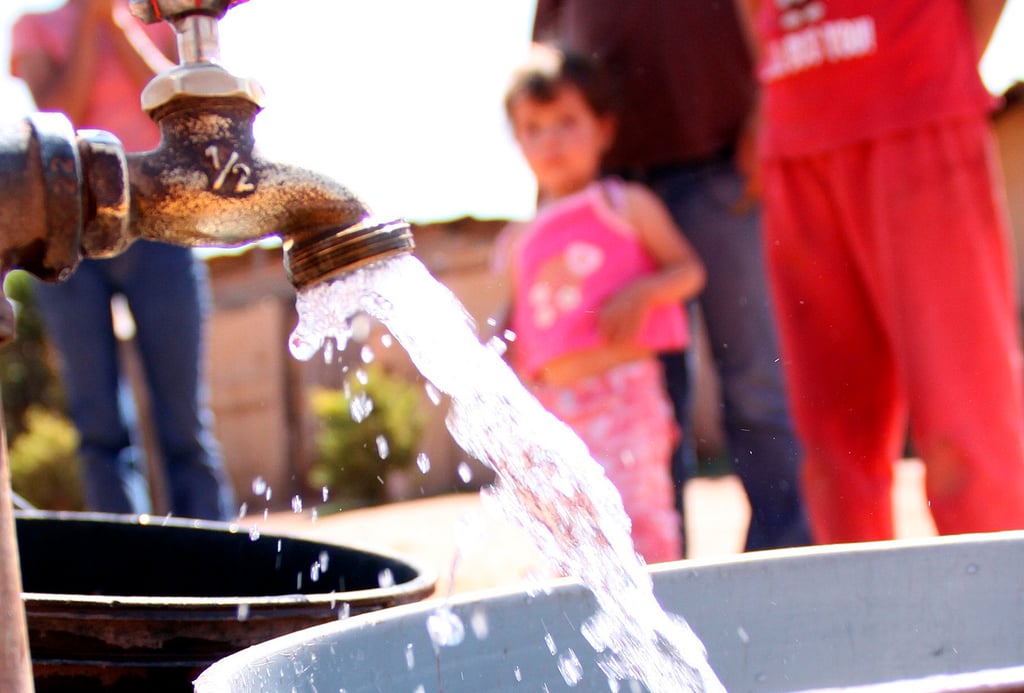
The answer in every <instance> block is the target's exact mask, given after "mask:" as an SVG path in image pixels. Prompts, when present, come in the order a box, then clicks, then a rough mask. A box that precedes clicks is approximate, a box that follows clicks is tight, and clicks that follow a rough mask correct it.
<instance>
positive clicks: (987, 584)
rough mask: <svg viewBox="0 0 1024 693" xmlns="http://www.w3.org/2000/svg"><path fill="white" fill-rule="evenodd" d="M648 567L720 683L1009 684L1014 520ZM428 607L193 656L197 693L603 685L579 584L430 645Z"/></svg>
mask: <svg viewBox="0 0 1024 693" xmlns="http://www.w3.org/2000/svg"><path fill="white" fill-rule="evenodd" d="M652 573H653V577H654V582H655V591H656V594H657V596H658V598H659V600H660V601H661V604H662V605H663V606H664V607H665V608H666V609H667V610H668V611H671V612H674V613H678V614H681V615H683V616H684V617H685V618H686V619H687V621H688V622H689V623H690V625H691V626H692V627H693V628H694V630H695V631H696V632H697V634H698V635H699V636H700V637H701V639H702V640H703V641H704V644H705V645H706V647H707V649H708V653H709V656H710V660H711V664H712V666H713V667H714V669H715V670H716V672H718V674H719V676H720V678H721V679H722V682H723V684H724V685H725V686H726V688H727V689H728V690H729V691H731V692H732V693H745V692H749V693H755V692H762V691H763V692H769V691H770V692H774V693H780V692H786V691H808V690H820V689H833V688H842V689H843V690H861V689H862V687H863V689H864V690H868V691H886V692H887V693H889V692H891V693H897V692H899V693H923V692H926V691H927V692H933V691H989V692H990V693H992V692H994V691H1000V692H1008V691H1024V533H1021V532H1012V533H999V534H986V535H971V536H964V537H953V538H941V539H932V540H925V541H916V542H886V543H877V544H860V545H848V546H832V547H814V548H808V549H793V550H785V551H773V552H764V553H760V554H748V555H745V556H741V557H737V558H735V559H731V560H722V561H709V562H690V563H687V562H680V563H672V564H664V565H662V566H656V567H654V568H653V569H652ZM440 604H441V602H439V601H438V600H431V601H429V602H421V603H419V604H415V605H411V606H402V607H397V608H395V609H390V610H388V611H385V612H378V613H373V614H366V615H363V616H359V617H356V618H353V619H351V620H349V621H346V622H338V623H332V624H329V625H325V626H318V627H314V628H310V629H307V630H304V631H300V632H297V633H294V634H291V635H288V636H284V637H282V638H278V639H275V640H272V641H269V642H266V643H263V644H260V645H257V646H254V647H252V648H249V649H247V650H244V651H242V652H240V653H237V654H235V655H232V656H230V657H227V658H225V659H223V660H221V661H220V662H217V663H216V664H214V665H213V666H212V667H210V668H209V669H207V670H206V671H205V672H204V673H203V674H202V675H201V676H200V678H199V679H198V680H197V682H196V691H197V692H198V693H215V692H216V693H220V692H222V691H233V692H242V691H266V692H281V693H293V692H296V693H300V692H310V693H311V692H313V691H317V692H319V693H323V692H324V691H331V692H332V693H337V692H338V691H344V692H345V693H364V692H369V691H382V692H388V693H391V692H393V691H407V692H409V693H413V692H414V691H423V692H424V693H430V692H435V691H436V692H441V691H443V692H444V693H460V692H464V693H480V692H483V691H542V690H547V691H550V692H552V693H554V692H555V691H573V692H574V693H579V692H580V691H608V690H609V685H608V682H607V680H606V678H605V677H604V675H603V674H602V673H601V672H600V670H599V669H598V667H597V664H596V660H595V655H594V653H593V652H592V650H591V648H590V646H589V645H588V644H587V642H586V640H585V639H584V638H583V637H582V635H581V634H580V624H581V623H582V622H583V621H584V620H585V619H586V618H587V617H588V616H589V615H590V614H591V613H592V612H593V609H594V603H593V599H592V597H591V596H590V594H589V592H588V591H587V590H585V589H584V588H582V587H580V586H578V585H576V584H572V583H566V582H559V583H554V584H553V586H552V589H551V590H550V591H544V592H542V593H540V594H537V595H535V596H531V595H529V594H526V593H523V592H502V593H490V594H486V595H483V596H479V597H478V598H475V599H472V598H467V599H461V600H460V599H456V600H453V601H452V602H451V603H450V606H451V608H452V610H453V611H454V612H455V613H456V614H457V615H458V616H459V617H460V618H461V619H462V621H463V623H464V624H465V625H466V637H465V639H464V641H463V642H462V643H461V644H460V645H457V646H454V647H444V648H439V649H438V648H435V647H434V645H433V643H432V642H431V640H430V637H429V634H428V631H427V619H428V618H429V617H430V616H431V614H432V613H434V612H435V611H436V610H437V608H438V607H439V606H440ZM474 626H476V627H474ZM547 636H550V638H551V641H552V642H553V643H554V645H555V647H556V648H557V653H558V655H561V654H564V653H567V652H568V650H569V649H570V648H571V649H572V650H573V651H574V652H575V654H576V655H577V657H578V658H579V660H580V662H581V664H582V666H583V678H582V680H581V681H580V682H579V683H578V684H576V685H574V686H572V685H570V684H568V683H566V681H565V680H564V679H563V677H562V675H561V674H560V673H559V670H558V660H559V657H558V656H556V655H552V654H551V652H550V650H549V646H548V644H547V641H546V640H545V638H546V637H547ZM421 686H422V688H420V687H421ZM620 690H622V691H629V690H630V688H629V686H628V685H624V686H622V687H620Z"/></svg>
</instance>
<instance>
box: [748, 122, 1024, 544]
mask: <svg viewBox="0 0 1024 693" xmlns="http://www.w3.org/2000/svg"><path fill="white" fill-rule="evenodd" d="M995 160H996V159H995V154H994V149H993V143H992V138H991V135H990V132H989V130H988V126H987V123H986V122H984V121H983V120H982V119H980V118H979V119H977V120H970V121H967V122H958V123H952V124H941V125H937V126H933V127H929V128H926V129H922V130H919V131H914V132H910V133H902V134H900V135H898V136H893V137H889V138H885V139H883V140H878V141H871V142H865V143H862V144H857V145H854V146H850V147H846V148H842V149H839V150H834V151H831V152H827V153H823V154H820V155H813V156H808V157H803V158H799V159H795V160H784V161H774V162H769V163H768V164H767V165H766V170H765V172H764V175H765V180H764V203H765V234H766V235H765V242H766V244H767V254H768V263H769V271H770V276H771V283H772V291H773V294H774V300H775V309H776V312H777V314H778V319H779V326H780V330H781V337H782V346H783V355H784V358H785V368H786V374H787V379H788V385H789V388H790V396H791V401H792V406H793V415H794V418H795V420H796V425H797V429H798V431H799V433H800V436H801V439H802V442H803V445H804V453H805V461H804V467H803V484H804V492H805V497H806V501H807V507H808V512H809V515H810V520H811V525H812V531H813V533H814V537H815V540H816V541H819V542H822V543H831V542H842V541H867V540H877V539H887V538H891V537H892V536H893V520H892V493H891V491H892V474H893V461H894V459H895V458H897V457H899V456H900V454H901V452H902V450H903V445H904V439H905V434H906V432H907V427H908V423H909V431H910V435H911V440H912V441H913V444H914V447H915V449H916V452H917V454H919V455H920V456H921V458H922V459H923V460H924V462H925V465H926V469H927V477H926V479H927V481H926V490H927V495H928V500H929V502H930V506H931V511H932V515H933V517H934V519H935V523H936V526H937V527H938V529H939V531H940V532H941V533H943V534H956V533H962V532H980V531H994V530H1004V529H1019V528H1024V431H1022V425H1024V413H1022V401H1021V399H1022V389H1021V387H1022V386H1021V354H1020V342H1019V335H1018V323H1017V318H1016V300H1015V298H1014V288H1013V287H1014V283H1013V273H1012V271H1011V269H1010V261H1011V254H1010V250H1009V245H1008V232H1007V226H1008V224H1007V220H1006V216H1005V212H1004V209H1005V206H1004V203H1003V200H1002V190H1003V188H1002V186H1001V182H1000V178H999V176H998V171H996V169H995V165H994V163H993V162H994V161H995Z"/></svg>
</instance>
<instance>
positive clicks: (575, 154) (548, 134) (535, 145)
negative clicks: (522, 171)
mask: <svg viewBox="0 0 1024 693" xmlns="http://www.w3.org/2000/svg"><path fill="white" fill-rule="evenodd" d="M509 116H510V120H511V122H512V131H513V133H514V135H515V138H516V142H518V143H519V147H520V149H521V150H522V152H523V156H524V157H525V158H526V163H527V164H529V166H530V169H531V170H532V171H533V174H534V176H536V178H537V186H538V187H539V188H540V193H541V195H542V196H545V197H552V198H558V197H564V196H566V195H571V194H572V193H575V192H578V191H580V190H582V189H583V188H585V187H586V186H587V185H588V184H590V182H591V181H593V180H594V179H595V178H596V177H597V176H598V173H599V172H600V167H601V157H602V156H604V153H605V151H606V150H607V149H608V147H609V145H610V144H611V141H612V136H613V134H614V122H613V120H612V118H611V117H610V116H599V115H597V114H596V113H594V111H593V109H591V107H590V106H589V104H587V101H586V99H584V98H583V94H582V93H581V92H580V90H579V89H578V88H576V87H574V86H572V85H569V84H565V85H562V86H560V87H559V88H558V90H557V91H556V92H555V98H554V99H552V100H550V101H537V100H536V99H533V98H531V97H529V96H520V97H519V98H518V99H516V100H515V101H513V103H512V105H511V108H510V109H509Z"/></svg>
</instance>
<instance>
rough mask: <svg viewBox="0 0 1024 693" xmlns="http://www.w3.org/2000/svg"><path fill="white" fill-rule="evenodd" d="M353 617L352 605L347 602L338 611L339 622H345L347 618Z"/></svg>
mask: <svg viewBox="0 0 1024 693" xmlns="http://www.w3.org/2000/svg"><path fill="white" fill-rule="evenodd" d="M351 615H352V605H351V604H349V603H348V602H345V603H344V604H342V605H341V608H340V609H338V620H339V621H344V620H345V619H346V618H348V617H349V616H351Z"/></svg>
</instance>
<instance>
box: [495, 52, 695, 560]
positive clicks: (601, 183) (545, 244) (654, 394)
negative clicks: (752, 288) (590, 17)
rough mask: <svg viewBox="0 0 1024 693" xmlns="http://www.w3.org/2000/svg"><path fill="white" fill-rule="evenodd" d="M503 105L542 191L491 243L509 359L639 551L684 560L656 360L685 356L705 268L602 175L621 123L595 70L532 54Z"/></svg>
mask: <svg viewBox="0 0 1024 693" xmlns="http://www.w3.org/2000/svg"><path fill="white" fill-rule="evenodd" d="M505 103H506V110H507V113H508V116H509V120H510V122H511V125H512V130H513V132H514V135H515V138H516V141H517V143H518V144H519V146H520V148H521V150H522V153H523V155H524V157H525V159H526V162H527V163H528V165H529V166H530V168H531V170H532V171H533V173H534V175H535V176H536V179H537V186H538V191H539V209H538V213H537V216H536V218H535V219H533V220H532V221H531V222H529V223H525V224H513V225H511V226H510V227H509V228H508V229H506V231H505V232H504V234H503V235H502V237H501V238H500V239H499V242H498V251H497V265H498V266H499V267H500V268H501V269H502V271H503V272H504V276H505V278H506V280H505V286H506V288H507V289H508V292H509V294H510V306H511V310H510V319H509V327H510V328H511V330H512V332H513V333H514V335H515V339H514V341H512V343H511V347H510V352H509V357H510V360H511V363H512V365H513V366H514V367H515V369H516V371H517V373H518V374H519V376H520V377H521V379H522V380H523V381H524V382H525V383H526V384H527V385H528V386H529V387H530V389H531V391H532V392H533V393H534V394H535V395H536V396H537V398H538V400H539V401H540V402H541V403H542V404H544V405H545V406H546V407H547V408H548V409H549V410H550V411H552V412H553V413H554V414H555V415H556V416H558V417H559V418H561V419H562V420H563V421H565V423H567V424H569V425H570V426H571V427H572V428H573V429H574V430H575V431H576V433H577V434H578V435H579V436H580V437H581V439H582V440H583V441H584V442H585V443H586V444H587V445H588V447H589V448H590V452H591V454H592V455H593V456H594V458H595V459H596V460H597V461H598V462H599V463H600V464H601V465H602V466H603V467H604V470H605V473H606V474H607V476H608V477H609V479H610V480H611V481H612V483H613V484H615V486H616V487H617V488H618V490H619V492H620V493H621V494H622V500H623V505H624V507H625V509H626V512H627V514H628V515H629V517H630V520H631V522H632V536H633V541H634V544H635V545H636V548H637V551H638V552H639V553H640V555H641V556H643V557H644V559H645V560H647V561H648V562H656V561H666V560H674V559H677V558H680V555H679V554H680V546H681V542H680V535H679V525H680V521H679V516H678V513H677V512H676V509H675V505H674V502H673V498H672V494H673V486H672V480H671V475H670V471H669V462H670V455H671V452H672V448H673V446H674V443H675V441H676V439H677V436H678V431H677V428H676V425H675V422H674V417H673V414H672V408H671V403H670V402H669V400H668V397H667V394H666V393H665V391H664V376H663V373H662V371H661V364H660V361H659V360H658V359H657V356H656V354H657V353H658V352H659V351H661V350H664V349H669V348H682V347H683V346H685V344H686V342H687V339H688V332H687V325H686V316H685V314H684V312H683V310H682V303H683V301H684V300H686V299H689V298H692V297H693V296H695V295H696V294H697V293H699V291H700V290H701V288H702V286H703V285H704V268H703V265H702V263H701V262H700V260H699V259H698V257H697V255H696V253H695V252H694V251H693V250H692V249H691V248H690V246H689V244H688V243H687V242H686V241H685V240H683V237H682V236H681V235H680V234H679V233H678V231H677V230H676V227H675V225H674V223H673V222H672V220H671V217H670V216H669V214H668V212H667V210H666V209H665V207H664V206H663V205H662V203H661V202H660V200H659V199H658V198H657V197H656V196H655V195H654V194H653V193H652V192H651V191H650V190H648V189H647V188H645V187H643V186H641V185H638V184H634V183H625V182H623V181H621V180H618V179H602V178H599V170H600V164H601V159H602V156H603V155H604V153H605V151H606V150H607V148H608V146H609V145H610V144H611V142H612V138H613V136H614V131H615V121H614V117H613V111H612V101H611V99H610V96H609V93H608V88H607V85H606V84H605V83H604V82H603V81H602V77H601V75H600V74H599V73H598V72H597V70H596V69H595V68H594V66H592V65H591V64H590V63H588V62H587V61H585V60H584V59H583V58H581V57H580V56H576V55H566V54H563V53H561V52H559V51H557V50H555V49H552V48H548V47H543V46H536V47H535V50H534V53H533V56H532V58H531V60H530V61H529V62H528V63H527V65H525V66H524V67H523V68H522V69H521V70H520V71H519V72H517V73H516V75H515V77H514V78H513V81H512V85H511V87H510V88H509V90H508V93H507V96H506V102H505Z"/></svg>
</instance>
